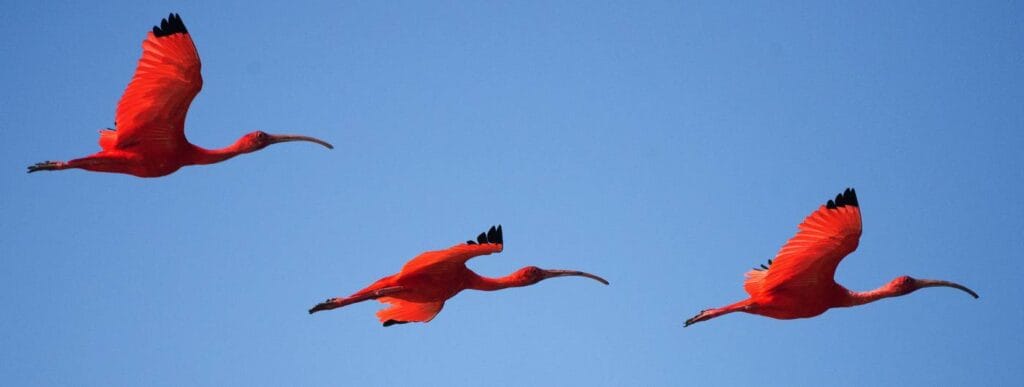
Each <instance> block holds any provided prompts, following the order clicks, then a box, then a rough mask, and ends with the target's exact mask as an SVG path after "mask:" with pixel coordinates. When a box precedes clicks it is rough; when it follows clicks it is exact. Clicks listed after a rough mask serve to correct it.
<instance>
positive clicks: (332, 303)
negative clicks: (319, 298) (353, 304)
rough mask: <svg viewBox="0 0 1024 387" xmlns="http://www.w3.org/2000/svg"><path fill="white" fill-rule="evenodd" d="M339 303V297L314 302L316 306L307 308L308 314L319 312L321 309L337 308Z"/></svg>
mask: <svg viewBox="0 0 1024 387" xmlns="http://www.w3.org/2000/svg"><path fill="white" fill-rule="evenodd" d="M340 304H341V299H340V298H328V299H327V301H324V302H321V303H319V304H316V306H314V307H312V308H311V309H309V314H313V313H316V312H319V311H321V310H331V309H334V308H337V307H338V305H340Z"/></svg>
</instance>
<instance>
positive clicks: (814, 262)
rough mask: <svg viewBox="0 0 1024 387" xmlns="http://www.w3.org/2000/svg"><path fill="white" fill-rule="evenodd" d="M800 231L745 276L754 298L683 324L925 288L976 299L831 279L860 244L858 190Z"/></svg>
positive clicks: (910, 283)
mask: <svg viewBox="0 0 1024 387" xmlns="http://www.w3.org/2000/svg"><path fill="white" fill-rule="evenodd" d="M799 229H800V231H798V232H797V234H796V236H795V237H793V238H792V239H790V240H789V242H786V245H785V246H782V249H781V250H779V253H778V254H777V255H775V260H774V261H773V260H768V265H769V266H765V265H761V268H760V269H758V268H755V269H754V270H751V271H748V272H747V280H746V282H744V283H743V288H744V289H745V290H746V291H747V294H750V298H748V299H746V300H743V301H740V302H737V303H735V304H732V305H728V306H724V307H721V308H714V309H706V310H703V311H701V312H700V313H699V314H697V315H696V316H694V317H693V318H691V319H689V320H686V325H685V326H690V325H691V324H696V323H698V322H701V321H705V320H710V319H713V318H715V317H718V316H721V315H724V314H728V313H732V312H746V313H753V314H759V315H762V316H767V317H771V318H777V319H784V320H788V319H795V318H807V317H814V316H817V315H819V314H822V313H825V311H826V310H828V309H830V308H840V307H850V306H857V305H863V304H867V303H869V302H874V301H878V300H880V299H883V298H888V297H898V296H903V295H907V294H910V293H912V292H913V291H915V290H917V289H921V288H927V287H932V286H946V287H951V288H957V289H960V290H963V291H965V292H967V293H968V294H970V295H971V296H972V297H974V298H978V294H977V293H975V292H974V291H973V290H971V289H968V288H967V287H966V286H963V285H960V284H957V283H954V282H949V281H940V280H930V279H917V278H911V277H908V276H902V277H898V278H896V279H894V280H892V281H890V282H889V283H888V284H885V285H883V286H882V287H880V288H878V289H875V290H872V291H867V292H855V291H851V290H847V289H846V288H844V287H843V286H842V285H839V284H837V283H836V282H835V280H834V279H833V277H834V275H835V272H836V267H837V266H839V261H842V259H843V257H845V256H846V255H847V254H850V253H851V252H853V250H855V249H857V243H858V241H859V240H860V231H861V223H860V205H859V204H858V203H857V192H856V191H854V190H853V189H851V188H847V189H846V191H845V192H843V193H842V194H839V195H836V199H835V200H834V201H833V200H829V201H828V203H826V204H825V205H824V206H821V207H820V208H818V210H817V211H814V213H812V214H811V215H810V216H808V217H807V219H804V222H803V223H801V224H800V227H799Z"/></svg>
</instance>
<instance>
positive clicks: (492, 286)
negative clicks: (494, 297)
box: [467, 274, 526, 291]
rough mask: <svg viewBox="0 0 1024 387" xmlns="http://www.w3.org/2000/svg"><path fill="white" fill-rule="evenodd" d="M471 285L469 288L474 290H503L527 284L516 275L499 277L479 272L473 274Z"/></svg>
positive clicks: (470, 280)
mask: <svg viewBox="0 0 1024 387" xmlns="http://www.w3.org/2000/svg"><path fill="white" fill-rule="evenodd" d="M468 285H469V286H467V288H469V289H473V290H484V291H492V290H501V289H507V288H514V287H519V286H526V284H525V283H523V281H522V280H521V279H520V278H519V277H517V276H515V275H507V276H504V277H499V278H491V277H484V276H480V275H477V274H473V276H472V277H470V279H469V284H468Z"/></svg>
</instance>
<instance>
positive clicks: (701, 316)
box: [683, 300, 753, 327]
mask: <svg viewBox="0 0 1024 387" xmlns="http://www.w3.org/2000/svg"><path fill="white" fill-rule="evenodd" d="M752 307H753V305H751V304H750V300H743V301H740V302H737V303H735V304H732V305H729V306H723V307H721V308H712V309H704V310H702V311H700V313H697V315H696V316H693V317H691V318H690V319H689V320H686V324H685V325H683V327H688V326H690V325H693V324H696V323H699V322H701V321H706V320H710V319H713V318H715V317H718V316H721V315H724V314H729V313H732V312H746V311H749V310H750V309H751V308H752Z"/></svg>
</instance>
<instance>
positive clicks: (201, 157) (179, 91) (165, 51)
mask: <svg viewBox="0 0 1024 387" xmlns="http://www.w3.org/2000/svg"><path fill="white" fill-rule="evenodd" d="M201 66H202V65H201V63H200V61H199V53H198V52H196V48H195V45H194V44H193V43H192V37H191V36H190V35H189V33H188V30H186V29H185V24H184V23H183V22H182V21H181V17H179V16H178V15H176V14H171V15H170V16H168V17H167V19H164V20H162V21H161V23H160V26H159V27H153V31H152V32H150V33H148V34H147V36H146V40H144V41H143V42H142V57H141V58H140V59H139V64H138V67H137V68H136V70H135V76H134V77H133V78H132V80H131V82H129V83H128V87H127V88H126V89H125V92H124V95H123V96H122V97H121V100H120V101H119V102H118V104H117V111H116V113H115V119H114V126H115V127H116V129H103V130H100V139H99V145H100V148H101V149H102V150H101V151H99V152H97V153H95V154H92V155H90V156H86V157H83V158H79V159H74V160H70V161H67V162H62V161H45V162H41V163H37V164H35V165H32V166H29V167H28V172H29V173H31V172H37V171H52V170H62V169H70V168H80V169H85V170H88V171H94V172H113V173H126V174H130V175H135V176H139V177H159V176H165V175H168V174H171V173H173V172H175V171H177V170H178V169H180V168H181V167H183V166H186V165H202V164H212V163H217V162H221V161H224V160H227V159H229V158H232V157H234V156H237V155H240V154H243V153H249V152H254V151H257V150H260V149H263V148H264V147H266V146H268V145H271V144H275V143H279V142H287V141H310V142H315V143H318V144H320V145H323V146H325V147H327V148H333V146H331V144H329V143H327V142H324V141H322V140H319V139H316V138H313V137H307V136H296V135H271V134H266V133H263V132H261V131H256V132H251V133H249V134H246V135H245V136H243V137H242V138H240V139H239V140H238V141H236V142H235V143H234V144H232V145H230V146H228V147H225V148H222V149H205V148H201V147H198V146H196V145H193V144H191V143H189V142H188V139H186V138H185V115H186V114H187V113H188V108H189V105H190V104H191V103H192V100H193V99H194V98H195V96H196V95H197V94H199V90H201V89H202V87H203V78H202V75H201V73H200V68H201Z"/></svg>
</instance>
